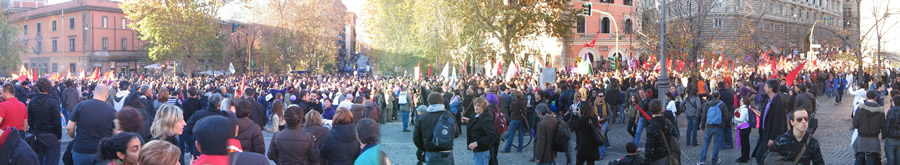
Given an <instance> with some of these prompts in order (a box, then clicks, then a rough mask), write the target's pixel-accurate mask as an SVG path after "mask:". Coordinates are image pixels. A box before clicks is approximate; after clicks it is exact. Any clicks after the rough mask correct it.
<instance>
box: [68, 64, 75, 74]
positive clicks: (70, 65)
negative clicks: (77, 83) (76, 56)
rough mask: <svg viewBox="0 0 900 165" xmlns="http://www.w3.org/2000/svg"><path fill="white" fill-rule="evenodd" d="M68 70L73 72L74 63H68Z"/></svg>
mask: <svg viewBox="0 0 900 165" xmlns="http://www.w3.org/2000/svg"><path fill="white" fill-rule="evenodd" d="M69 72H75V63H69Z"/></svg>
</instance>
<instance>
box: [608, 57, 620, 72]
mask: <svg viewBox="0 0 900 165" xmlns="http://www.w3.org/2000/svg"><path fill="white" fill-rule="evenodd" d="M616 61H618V60H616V56H609V65H610V66H612V69H613V70H615V69H616V66H619V65H617V63H616Z"/></svg>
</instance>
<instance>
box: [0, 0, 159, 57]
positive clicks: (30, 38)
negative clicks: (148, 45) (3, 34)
mask: <svg viewBox="0 0 900 165" xmlns="http://www.w3.org/2000/svg"><path fill="white" fill-rule="evenodd" d="M24 1H28V0H24ZM11 18H12V19H14V24H16V25H18V26H19V27H20V30H21V31H20V32H21V33H22V34H21V35H19V41H20V42H22V44H23V45H24V46H25V49H26V52H25V53H24V54H22V55H21V58H22V63H24V66H25V67H26V68H29V69H31V68H38V69H42V70H44V71H45V72H49V73H54V72H58V73H69V72H73V73H78V72H81V71H82V70H84V71H85V72H91V71H92V70H93V69H94V68H100V69H101V70H102V71H108V70H110V69H115V70H116V71H117V72H126V71H136V70H137V69H138V68H139V66H142V65H143V63H142V62H139V59H141V58H142V57H146V56H147V52H146V51H144V50H142V48H141V46H142V43H141V42H140V41H139V37H138V36H137V35H138V34H137V32H135V31H132V30H131V28H129V27H128V26H127V25H128V24H129V23H131V21H130V20H128V19H126V18H125V14H124V13H123V12H122V9H121V8H119V2H114V1H108V0H73V1H69V2H64V3H59V4H54V5H48V6H40V7H37V8H35V9H30V10H24V11H20V12H17V13H14V14H12V16H11Z"/></svg>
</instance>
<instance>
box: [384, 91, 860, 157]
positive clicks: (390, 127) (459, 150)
mask: <svg viewBox="0 0 900 165" xmlns="http://www.w3.org/2000/svg"><path fill="white" fill-rule="evenodd" d="M852 100H853V98H852V97H848V96H845V98H844V101H843V102H842V103H843V104H839V105H835V103H834V98H827V97H825V96H820V97H819V99H818V103H819V109H820V110H819V112H817V113H818V114H817V115H816V117H817V118H819V128H818V130H817V131H816V133H815V135H813V136H814V137H815V138H817V139H818V140H819V143H820V145H821V146H822V154H823V156H824V157H825V163H826V164H852V163H853V161H854V157H853V155H852V153H853V149H852V148H851V147H850V137H851V134H852V133H853V131H852V130H850V129H849V128H850V127H851V120H850V112H851V110H852V108H853V106H852V105H851V104H850V101H852ZM678 124H679V128H681V134H682V136H684V133H685V132H686V130H687V129H686V128H687V127H686V125H687V120H686V119H685V118H684V117H679V119H678ZM381 126H382V128H381V135H382V139H381V144H383V147H382V150H383V151H384V152H385V153H386V154H387V156H388V157H389V158H390V160H391V162H392V163H393V164H402V165H409V164H415V163H416V162H417V158H416V156H415V153H416V146H415V145H414V144H413V142H412V132H401V130H402V125H401V124H400V122H398V121H394V122H390V123H386V124H383V125H381ZM626 127H627V125H626V124H613V125H611V126H610V131H609V138H610V139H609V140H610V142H611V144H612V145H611V146H610V147H609V149H608V151H607V154H606V156H605V157H604V158H603V159H604V160H600V161H597V162H596V163H599V164H607V163H608V162H609V161H610V160H615V159H618V158H621V157H623V156H624V155H625V153H626V152H625V144H626V143H628V142H630V141H631V140H632V136H631V135H629V134H628V133H627V131H625V128H626ZM464 130H465V126H463V135H461V136H460V137H459V138H457V139H456V140H455V141H454V150H453V157H454V160H455V163H456V164H472V159H473V154H472V152H471V151H469V150H466V138H465V131H464ZM733 134H736V132H733ZM698 136H699V137H703V135H702V134H701V133H700V132H698ZM732 136H734V135H732ZM757 138H758V133H757V130H756V129H754V130H753V132H752V133H751V134H750V145H751V146H755V145H756V140H757ZM572 139H573V141H572V142H571V144H572V145H573V146H574V145H575V143H574V134H573V138H572ZM680 142H681V144H682V145H683V144H685V141H684V140H680ZM698 142H700V143H701V147H702V143H703V141H702V138H698ZM643 143H644V139H642V141H641V144H639V147H641V148H643V146H644V144H643ZM503 145H505V144H501V149H502V147H504V146H503ZM532 146H533V144H532V145H529V146H528V147H526V148H524V149H523V152H515V149H513V152H511V153H500V154H499V157H498V159H499V162H500V164H534V162H529V160H530V159H531V158H532V151H533V148H532ZM701 147H693V146H684V145H683V146H682V149H683V154H684V155H683V156H682V159H684V160H683V163H685V164H696V163H697V162H699V160H698V159H699V158H700V152H701ZM573 148H574V147H573ZM573 150H574V149H573ZM711 150H712V149H710V151H709V152H710V153H708V154H709V156H708V157H711V156H712V151H711ZM740 151H741V150H740V149H738V148H737V147H736V146H735V148H733V149H723V150H720V152H719V159H720V160H721V162H722V164H739V163H736V162H735V161H734V160H735V159H737V158H738V157H740ZM751 152H752V149H751ZM707 159H711V158H707ZM571 160H572V161H573V162H574V161H575V157H574V151H572V152H571ZM556 162H557V164H565V162H566V158H565V157H564V156H563V153H560V156H559V157H557V159H556ZM749 164H756V163H749Z"/></svg>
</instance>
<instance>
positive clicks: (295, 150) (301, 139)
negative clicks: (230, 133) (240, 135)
mask: <svg viewBox="0 0 900 165" xmlns="http://www.w3.org/2000/svg"><path fill="white" fill-rule="evenodd" d="M242 145H243V144H242ZM356 148H359V147H356ZM268 157H269V159H271V160H275V161H278V164H319V161H321V160H319V158H320V156H319V152H318V150H317V149H316V146H315V142H314V139H313V137H312V136H311V135H310V134H307V133H306V132H304V131H301V130H298V129H285V130H283V131H281V132H278V133H275V135H274V136H272V141H271V142H269V154H268Z"/></svg>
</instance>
